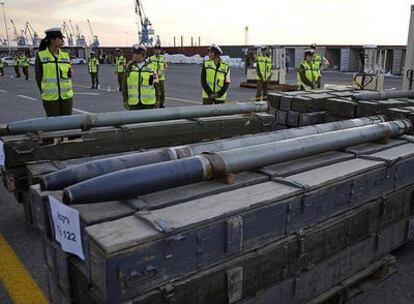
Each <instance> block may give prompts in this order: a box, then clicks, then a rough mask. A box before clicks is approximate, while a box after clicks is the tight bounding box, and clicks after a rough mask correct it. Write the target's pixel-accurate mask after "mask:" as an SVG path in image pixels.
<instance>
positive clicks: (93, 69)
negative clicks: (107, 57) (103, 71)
mask: <svg viewBox="0 0 414 304" xmlns="http://www.w3.org/2000/svg"><path fill="white" fill-rule="evenodd" d="M88 72H89V74H90V75H91V81H92V86H91V89H97V88H98V86H99V77H98V72H99V60H98V58H96V57H90V58H89V59H88Z"/></svg>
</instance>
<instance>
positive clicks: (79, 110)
mask: <svg viewBox="0 0 414 304" xmlns="http://www.w3.org/2000/svg"><path fill="white" fill-rule="evenodd" d="M72 111H73V112H79V113H82V114H93V113H91V112H87V111H84V110H81V109H77V108H73V109H72Z"/></svg>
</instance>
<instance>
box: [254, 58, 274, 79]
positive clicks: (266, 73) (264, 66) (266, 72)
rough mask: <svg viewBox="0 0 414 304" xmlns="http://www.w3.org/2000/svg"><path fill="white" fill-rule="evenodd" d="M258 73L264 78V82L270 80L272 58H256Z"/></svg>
mask: <svg viewBox="0 0 414 304" xmlns="http://www.w3.org/2000/svg"><path fill="white" fill-rule="evenodd" d="M256 67H257V71H258V72H260V74H262V76H263V80H264V81H267V80H269V79H270V76H271V73H272V58H271V57H269V56H257V57H256ZM257 74H258V75H257V77H256V79H257V80H260V77H259V73H257Z"/></svg>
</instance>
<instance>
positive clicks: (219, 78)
mask: <svg viewBox="0 0 414 304" xmlns="http://www.w3.org/2000/svg"><path fill="white" fill-rule="evenodd" d="M222 54H223V51H222V50H221V48H220V47H219V46H217V45H215V44H212V45H210V47H209V48H208V60H205V61H204V62H203V69H202V71H201V86H202V87H203V92H202V97H203V104H216V103H225V102H226V99H227V91H228V89H229V85H230V66H229V65H228V64H227V63H225V62H223V61H222V60H221V58H220V55H222Z"/></svg>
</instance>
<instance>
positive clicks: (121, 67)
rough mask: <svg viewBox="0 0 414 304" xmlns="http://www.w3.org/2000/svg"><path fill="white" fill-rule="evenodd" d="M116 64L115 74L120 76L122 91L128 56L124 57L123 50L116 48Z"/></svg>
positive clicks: (119, 81)
mask: <svg viewBox="0 0 414 304" xmlns="http://www.w3.org/2000/svg"><path fill="white" fill-rule="evenodd" d="M114 65H115V74H116V75H117V78H118V86H119V89H118V91H119V92H121V90H122V80H123V78H124V71H125V66H126V58H125V57H124V55H123V53H122V50H120V49H116V50H115V58H114Z"/></svg>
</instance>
